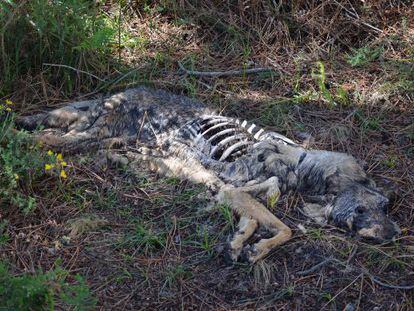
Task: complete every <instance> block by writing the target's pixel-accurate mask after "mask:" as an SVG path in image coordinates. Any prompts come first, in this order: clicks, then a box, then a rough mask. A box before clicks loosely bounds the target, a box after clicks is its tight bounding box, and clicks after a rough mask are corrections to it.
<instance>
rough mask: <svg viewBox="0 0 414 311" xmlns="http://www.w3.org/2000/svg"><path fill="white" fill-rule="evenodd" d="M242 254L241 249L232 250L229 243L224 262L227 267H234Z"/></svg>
mask: <svg viewBox="0 0 414 311" xmlns="http://www.w3.org/2000/svg"><path fill="white" fill-rule="evenodd" d="M241 252H242V249H241V248H232V247H231V243H228V244H227V246H226V248H225V250H224V256H223V257H224V262H225V263H226V264H227V265H232V264H234V263H235V262H237V260H238V259H239V256H240V254H241Z"/></svg>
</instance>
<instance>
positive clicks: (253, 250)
mask: <svg viewBox="0 0 414 311" xmlns="http://www.w3.org/2000/svg"><path fill="white" fill-rule="evenodd" d="M266 182H268V181H266ZM266 182H265V183H266ZM267 184H269V182H268V183H267ZM252 187H253V188H252ZM265 189H266V187H264V185H261V184H259V185H253V186H248V187H242V188H231V187H229V186H225V187H223V189H222V191H221V192H220V193H219V196H218V197H219V200H222V201H225V202H228V203H229V204H230V206H231V207H232V209H233V210H235V212H236V213H237V214H239V215H240V216H241V217H249V218H251V219H254V220H255V221H257V223H258V224H260V225H261V226H263V227H265V228H266V229H268V230H269V231H271V232H272V233H274V234H275V235H274V236H273V237H272V238H270V239H261V240H260V241H259V242H257V243H256V244H254V245H253V246H252V247H250V246H247V247H246V248H245V250H244V254H243V255H244V256H243V257H245V259H246V260H247V261H249V262H250V263H255V262H257V261H258V260H260V259H262V258H263V257H264V256H266V255H267V254H268V253H269V252H270V251H271V250H272V249H273V248H274V247H276V246H278V245H281V244H283V243H285V242H286V241H288V240H289V239H290V238H291V236H292V231H291V229H290V228H289V227H288V226H286V225H285V224H284V223H283V222H282V221H281V220H280V219H279V218H277V217H276V216H275V215H273V214H272V213H271V212H270V211H269V210H268V209H267V208H266V207H265V206H264V205H263V204H261V203H260V202H258V201H257V200H256V199H254V198H253V197H252V196H251V195H250V194H249V193H246V192H245V191H253V192H254V191H258V190H265ZM274 190H275V188H273V191H274ZM236 236H237V234H236V235H235V237H236ZM232 242H233V241H232ZM232 242H231V243H230V248H231V245H232ZM235 245H236V246H238V243H235ZM231 251H232V254H231V255H230V256H232V255H233V256H232V258H233V259H234V258H235V256H234V255H235V254H237V248H235V249H234V251H233V249H232V248H231ZM236 259H237V258H236Z"/></svg>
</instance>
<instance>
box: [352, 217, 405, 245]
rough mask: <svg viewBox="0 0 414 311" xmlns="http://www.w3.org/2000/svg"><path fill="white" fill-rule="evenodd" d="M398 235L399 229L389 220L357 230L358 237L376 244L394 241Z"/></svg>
mask: <svg viewBox="0 0 414 311" xmlns="http://www.w3.org/2000/svg"><path fill="white" fill-rule="evenodd" d="M399 234H401V229H400V227H399V226H398V225H397V224H396V223H395V222H393V221H391V220H387V221H386V222H384V223H383V224H373V225H372V226H370V227H367V228H362V229H360V230H358V235H360V236H361V237H363V238H366V239H369V240H371V241H373V242H377V243H383V242H387V241H392V240H395V238H396V237H397V236H398V235H399Z"/></svg>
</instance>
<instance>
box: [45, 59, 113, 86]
mask: <svg viewBox="0 0 414 311" xmlns="http://www.w3.org/2000/svg"><path fill="white" fill-rule="evenodd" d="M43 66H50V67H62V68H68V69H71V70H74V71H76V72H78V73H84V74H86V75H88V76H91V77H92V78H95V79H97V80H99V81H101V82H105V80H104V79H102V78H99V77H98V76H96V75H94V74H92V73H90V72H87V71H84V70H80V69H77V68H75V67H72V66H68V65H63V64H49V63H43Z"/></svg>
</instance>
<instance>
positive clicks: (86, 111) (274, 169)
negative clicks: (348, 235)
mask: <svg viewBox="0 0 414 311" xmlns="http://www.w3.org/2000/svg"><path fill="white" fill-rule="evenodd" d="M19 123H20V125H21V126H22V127H25V128H29V129H33V128H35V127H36V126H38V125H43V126H45V127H46V128H47V129H49V130H48V132H47V133H46V132H44V135H43V136H44V137H47V135H49V137H50V134H51V132H52V134H53V135H54V137H56V138H60V139H61V140H60V141H59V142H58V144H61V143H64V144H66V145H67V146H72V147H74V149H78V151H82V150H89V149H90V148H91V146H92V145H93V144H92V142H93V143H95V145H97V146H98V147H99V145H100V144H102V142H104V141H106V140H107V139H115V138H116V139H118V140H119V141H122V142H123V143H124V144H125V145H126V148H128V147H130V146H131V144H132V146H133V147H136V146H147V147H149V148H150V149H151V148H152V149H154V150H158V151H157V152H159V153H160V154H162V155H163V156H171V155H174V156H178V157H180V158H183V159H184V160H188V161H190V160H191V161H196V162H198V163H200V164H202V165H203V166H204V167H205V168H207V169H208V170H209V171H210V172H212V174H214V175H215V176H217V177H218V178H219V179H220V180H221V181H223V182H224V183H226V184H231V185H233V186H236V187H243V186H246V185H247V184H249V183H251V182H252V181H254V182H257V183H260V182H264V181H265V180H268V179H269V178H271V177H277V180H278V181H279V187H280V190H281V191H282V193H286V192H287V191H289V190H295V191H299V192H300V193H302V194H303V196H304V197H305V199H306V198H309V200H310V201H314V202H309V204H312V211H313V212H312V213H314V214H315V215H316V214H318V219H319V220H321V219H322V220H325V221H326V222H330V223H332V224H334V225H336V226H340V227H344V228H347V229H349V230H351V231H353V232H355V233H356V234H359V235H361V236H364V237H369V238H373V239H377V240H380V241H383V240H389V239H392V238H394V237H395V236H396V235H397V234H398V233H399V228H398V226H397V225H396V224H395V223H394V222H392V221H391V220H390V219H388V218H387V217H386V215H385V213H384V208H385V205H386V204H387V199H386V198H385V197H384V196H383V195H382V194H381V193H380V190H379V189H378V188H377V187H376V186H375V183H374V182H373V181H372V180H371V179H369V178H368V177H367V176H366V174H365V172H364V171H363V169H362V168H361V167H360V166H359V164H358V163H357V161H356V159H355V158H354V157H352V156H350V155H347V154H344V153H338V152H330V151H323V150H306V149H304V148H303V147H301V146H300V145H298V144H296V143H295V142H293V141H292V140H290V139H289V138H287V137H285V136H283V135H280V134H278V133H275V132H269V131H266V130H263V129H261V128H260V127H259V126H257V125H254V124H251V123H248V122H246V121H243V122H240V121H239V120H236V119H233V118H228V117H224V116H219V115H218V114H217V113H216V112H215V111H213V110H211V109H209V108H207V107H205V106H203V105H201V104H200V103H198V102H196V101H193V100H191V99H189V98H186V97H183V96H177V95H173V94H170V93H168V92H164V91H155V90H152V89H149V88H145V87H139V88H135V89H130V90H127V91H125V92H122V93H119V94H116V95H113V96H111V97H109V98H106V99H104V100H102V101H97V100H93V101H86V102H81V103H73V104H70V105H68V106H66V107H64V108H61V109H60V110H55V111H52V112H50V113H44V114H40V115H36V116H30V117H25V118H21V119H20V120H19ZM135 150H136V149H135ZM315 201H316V203H315ZM305 205H306V204H305ZM318 208H319V212H318ZM304 210H306V209H304ZM315 211H316V212H315ZM310 216H311V215H310ZM311 217H312V216H311ZM315 219H316V216H315Z"/></svg>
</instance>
